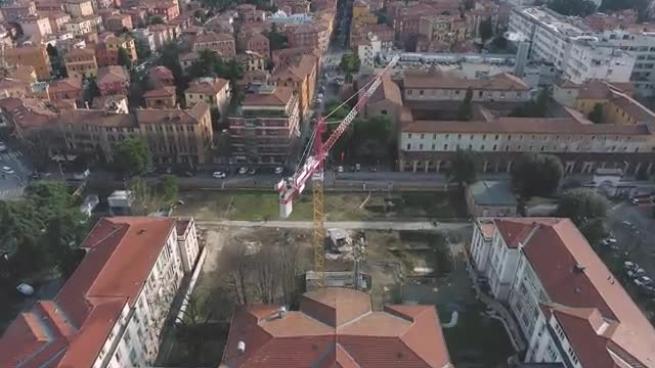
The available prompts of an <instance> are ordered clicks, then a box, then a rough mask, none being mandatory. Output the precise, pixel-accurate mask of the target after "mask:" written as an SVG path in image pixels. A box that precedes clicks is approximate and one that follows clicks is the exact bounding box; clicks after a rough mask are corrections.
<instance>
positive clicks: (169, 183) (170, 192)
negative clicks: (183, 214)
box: [159, 175, 178, 205]
mask: <svg viewBox="0 0 655 368" xmlns="http://www.w3.org/2000/svg"><path fill="white" fill-rule="evenodd" d="M177 192H178V186H177V177H176V176H174V175H164V176H162V177H161V179H160V182H159V195H160V196H161V199H162V200H163V201H164V202H166V203H167V204H169V205H170V204H173V203H175V202H176V201H177Z"/></svg>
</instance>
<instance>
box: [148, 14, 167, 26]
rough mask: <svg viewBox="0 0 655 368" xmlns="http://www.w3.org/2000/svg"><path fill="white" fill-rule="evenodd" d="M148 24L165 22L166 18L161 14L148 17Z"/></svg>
mask: <svg viewBox="0 0 655 368" xmlns="http://www.w3.org/2000/svg"><path fill="white" fill-rule="evenodd" d="M148 24H165V22H164V18H162V17H160V16H159V15H153V16H152V17H150V19H148Z"/></svg>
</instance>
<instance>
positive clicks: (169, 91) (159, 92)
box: [143, 86, 175, 98]
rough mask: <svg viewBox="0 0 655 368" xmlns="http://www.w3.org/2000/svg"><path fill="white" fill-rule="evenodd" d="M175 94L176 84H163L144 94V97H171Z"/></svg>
mask: <svg viewBox="0 0 655 368" xmlns="http://www.w3.org/2000/svg"><path fill="white" fill-rule="evenodd" d="M171 96H175V87H174V86H163V87H160V88H156V89H151V90H150V91H147V92H146V93H144V94H143V97H144V98H158V97H171Z"/></svg>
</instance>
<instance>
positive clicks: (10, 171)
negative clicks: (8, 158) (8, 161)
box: [2, 166, 15, 174]
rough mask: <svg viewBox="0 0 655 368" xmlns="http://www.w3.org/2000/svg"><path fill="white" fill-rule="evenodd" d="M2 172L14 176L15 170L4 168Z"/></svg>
mask: <svg viewBox="0 0 655 368" xmlns="http://www.w3.org/2000/svg"><path fill="white" fill-rule="evenodd" d="M2 172H3V173H5V174H14V173H15V171H14V169H12V168H11V167H9V166H3V167H2Z"/></svg>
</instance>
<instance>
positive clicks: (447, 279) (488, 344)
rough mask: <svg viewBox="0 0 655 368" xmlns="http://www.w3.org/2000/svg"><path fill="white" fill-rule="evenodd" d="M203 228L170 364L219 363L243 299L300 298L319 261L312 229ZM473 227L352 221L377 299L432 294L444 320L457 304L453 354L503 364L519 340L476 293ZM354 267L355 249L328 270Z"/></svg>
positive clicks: (460, 360)
mask: <svg viewBox="0 0 655 368" xmlns="http://www.w3.org/2000/svg"><path fill="white" fill-rule="evenodd" d="M345 202H346V201H344V202H343V203H345ZM353 202H354V201H353ZM299 212H300V213H302V212H301V211H299ZM200 230H201V231H202V232H203V233H204V237H205V238H206V239H207V244H206V247H207V258H206V261H205V263H204V265H203V268H202V270H201V272H200V276H199V279H198V283H197V284H196V287H195V289H194V290H193V293H192V295H191V298H190V301H191V304H193V308H191V309H192V312H191V313H186V315H185V319H186V321H185V322H184V323H183V324H182V327H180V328H176V329H173V330H172V331H169V334H168V336H167V338H166V342H165V344H164V347H162V351H161V353H160V357H159V360H158V363H159V365H161V366H207V365H211V364H215V362H217V361H218V360H220V358H221V353H222V349H223V344H224V343H225V340H226V338H227V331H228V330H229V323H230V318H231V316H232V313H233V311H234V310H235V308H237V306H238V305H240V304H246V303H261V302H265V303H266V302H273V303H279V304H284V305H287V306H288V307H289V308H291V309H294V308H297V305H298V300H299V296H300V295H301V294H302V292H303V290H304V279H303V277H302V274H303V273H304V272H306V271H307V270H310V269H311V268H312V264H311V260H312V254H313V253H312V252H313V251H312V248H311V230H310V229H288V228H285V229H281V228H272V227H247V228H245V227H236V226H208V227H205V228H202V229H200ZM470 233H471V228H470V226H469V225H466V224H462V225H461V226H457V227H452V228H448V229H446V230H443V231H379V230H375V231H372V230H371V231H369V230H367V231H356V230H351V231H350V234H351V236H352V237H353V238H355V237H360V236H364V237H365V239H366V246H365V253H364V254H365V256H364V260H363V261H362V262H361V268H360V269H361V271H362V272H364V273H365V274H368V275H370V276H371V280H372V282H371V285H370V290H369V293H370V294H371V297H372V301H373V307H374V309H378V310H379V309H381V308H382V306H383V305H384V304H397V303H414V304H415V303H420V304H432V305H435V307H436V308H437V311H438V314H439V316H440V318H441V322H442V325H443V324H446V325H448V324H449V322H451V318H452V316H453V313H452V312H453V311H457V312H458V313H459V319H458V320H457V323H455V324H454V326H452V327H448V328H444V335H445V338H446V342H447V344H448V348H449V350H450V354H451V357H452V359H453V362H454V363H455V364H456V365H457V366H458V367H501V366H504V364H505V363H506V361H507V358H508V357H509V356H511V355H512V354H513V349H512V346H511V344H510V342H509V339H508V337H507V336H506V332H505V330H504V328H503V326H502V325H501V324H500V323H499V322H498V321H496V320H494V319H491V318H489V317H487V316H486V315H485V313H484V307H483V306H482V305H481V304H480V303H479V302H478V301H477V300H476V298H475V295H474V293H473V290H472V287H471V281H470V279H469V278H468V276H467V274H466V268H465V262H464V258H463V257H464V253H463V249H464V245H465V243H466V242H468V241H469V240H470ZM352 269H353V260H352V258H349V257H347V256H342V257H328V260H327V262H326V270H327V271H350V270H352ZM269 276H270V277H269ZM271 280H277V281H275V282H273V283H271ZM187 329H191V331H193V332H192V333H188V332H185V330H187ZM176 330H177V332H176Z"/></svg>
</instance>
